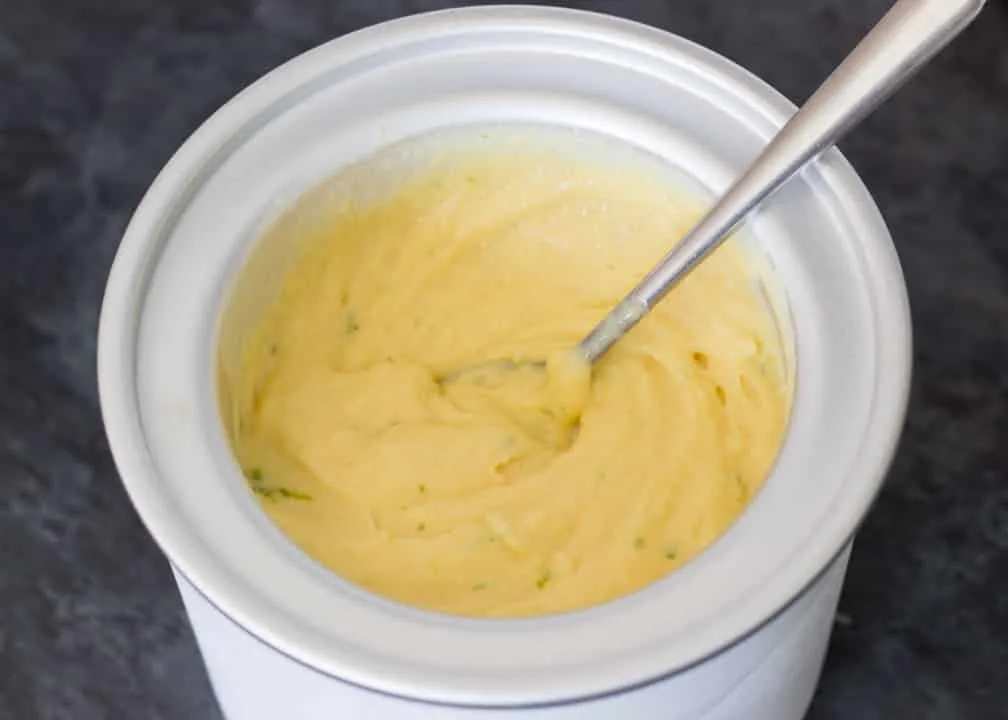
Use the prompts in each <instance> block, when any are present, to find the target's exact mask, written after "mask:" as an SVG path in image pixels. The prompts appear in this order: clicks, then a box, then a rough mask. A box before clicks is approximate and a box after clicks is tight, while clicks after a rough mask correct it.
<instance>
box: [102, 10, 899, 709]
mask: <svg viewBox="0 0 1008 720" xmlns="http://www.w3.org/2000/svg"><path fill="white" fill-rule="evenodd" d="M792 112H793V106H791V105H790V104H789V103H788V102H787V101H786V100H784V99H783V98H782V97H781V96H780V95H778V94H777V93H776V92H774V91H773V90H772V89H771V88H769V87H768V86H766V85H765V84H764V83H762V82H761V81H759V80H758V79H756V78H755V77H753V76H751V75H749V74H748V73H746V72H745V71H743V70H741V69H740V68H738V67H736V66H735V65H733V64H731V63H730V62H728V61H726V60H724V59H722V58H720V57H718V56H716V55H715V54H713V53H711V52H709V51H707V50H704V49H703V48H700V47H698V46H696V45H693V44H691V43H689V42H687V41H684V40H682V39H679V38H676V37H674V36H672V35H669V34H667V33H663V32H659V31H657V30H653V29H650V28H647V27H644V26H641V25H637V24H634V23H630V22H625V21H621V20H617V19H614V18H609V17H605V16H600V15H594V14H588V13H581V12H574V11H566V10H551V9H544V8H532V7H494V8H471V9H465V10H452V11H446V12H439V13H430V14H425V15H417V16H413V17H410V18H406V19H403V20H398V21H395V22H391V23H386V24H383V25H379V26H376V27H372V28H369V29H366V30H363V31H360V32H357V33H353V34H351V35H348V36H346V37H343V38H340V39H338V40H335V41H333V42H331V43H328V44H326V45H323V46H322V47H319V48H317V49H315V50H312V51H310V52H308V53H306V54H304V55H302V56H300V57H298V58H296V59H294V60H292V61H291V62H289V63H287V64H285V65H283V66H282V67H280V68H279V69H277V70H275V71H274V72H272V73H270V74H269V75H267V76H266V77H264V78H262V79H261V80H259V81H258V82H256V83H255V84H254V85H252V86H251V87H249V88H248V89H246V90H245V91H243V92H242V93H240V94H239V95H238V96H237V97H235V98H234V99H233V100H231V101H230V102H229V103H228V104H227V105H225V106H224V107H223V108H222V109H221V110H219V111H218V112H217V113H216V114H215V115H214V116H213V117H211V118H210V119H209V120H208V121H207V122H206V123H205V124H204V125H203V126H202V127H201V128H200V129H199V130H198V131H197V132H196V133H194V134H193V136H192V137H191V138H190V139H189V140H188V141H187V142H186V143H185V144H184V145H183V146H182V147H181V148H180V149H179V151H178V152H177V153H176V154H175V156H174V157H173V158H172V159H171V161H170V162H169V163H168V165H167V166H166V167H165V168H164V170H163V171H162V172H161V174H160V175H159V176H158V178H157V180H156V181H155V182H154V184H153V185H152V187H151V188H150V190H149V191H148V193H147V195H146V196H145V197H144V199H143V201H142V203H141V204H140V206H139V208H138V209H137V211H136V213H135V215H134V217H133V219H132V221H131V223H130V225H129V227H128V229H127V231H126V234H125V237H124V238H123V241H122V245H121V246H120V249H119V253H118V255H117V257H116V260H115V263H114V265H113V268H112V272H111V276H110V278H109V282H108V287H107V290H106V296H105V301H104V305H103V308H102V317H101V328H100V336H99V351H98V353H99V357H98V360H99V385H100V391H101V401H102V411H103V415H104V420H105V425H106V429H107V432H108V436H109V441H110V444H111V447H112V451H113V454H114V456H115V460H116V464H117V466H118V469H119V472H120V474H121V476H122V479H123V483H124V484H125V486H126V489H127V491H128V493H129V495H130V497H131V499H132V501H133V503H134V505H135V507H136V509H137V511H138V513H139V514H140V516H141V518H142V520H143V521H144V523H145V524H146V525H147V528H148V529H149V531H150V533H151V535H152V536H153V537H154V539H155V540H156V541H157V542H158V544H159V545H160V546H161V548H162V549H163V551H164V553H165V554H166V555H167V557H168V558H169V560H170V562H171V563H172V565H173V567H174V569H175V572H176V575H177V577H178V578H179V586H180V588H181V591H182V595H183V599H184V600H185V602H186V607H187V609H188V612H189V616H190V619H191V621H192V623H193V626H194V629H195V631H196V635H197V639H198V641H199V643H200V647H201V649H202V651H203V654H204V657H205V659H206V661H207V665H208V667H209V670H210V674H211V678H212V680H213V683H214V687H215V690H216V692H217V695H218V698H219V700H220V702H221V705H222V707H223V709H224V711H225V714H226V715H227V716H228V717H230V718H232V720H246V719H253V718H271V719H273V718H298V719H301V718H308V719H309V720H311V719H314V718H327V719H328V718H333V717H352V718H402V717H425V718H463V717H477V716H479V717H482V716H493V717H512V716H514V717H519V716H520V717H524V718H533V717H543V718H546V717H548V718H591V719H596V718H597V719H601V718H617V717H624V716H628V717H634V718H637V717H639V718H663V719H665V718H672V719H675V720H678V719H680V718H747V719H753V718H755V719H757V720H759V719H760V718H768V719H772V720H787V719H788V718H798V717H800V716H801V715H802V714H803V713H804V711H805V708H806V707H807V705H808V702H809V700H810V698H811V695H812V692H813V690H814V687H815V683H816V681H817V678H818V675H819V670H820V667H821V664H822V659H823V655H824V653H825V648H826V644H827V640H828V637H829V630H830V627H831V621H832V616H833V613H834V611H835V606H836V600H837V596H838V593H839V590H840V586H841V584H842V580H843V575H844V571H845V568H846V562H847V555H848V550H849V546H850V543H851V540H852V537H853V535H854V533H855V530H856V529H857V526H858V524H859V522H860V521H861V519H862V518H863V517H864V515H865V513H866V511H867V510H868V507H869V505H870V503H871V502H872V500H873V498H874V497H875V495H876V493H877V492H878V489H879V487H880V485H881V483H882V481H883V478H884V476H885V473H886V471H887V469H888V466H889V463H890V460H891V457H892V454H893V451H894V449H895V446H896V442H897V440H898V436H899V432H900V429H901V426H902V422H903V417H904V413H905V409H906V402H907V393H908V386H909V378H910V345H911V343H910V318H909V311H908V305H907V299H906V291H905V287H904V284H903V278H902V274H901V271H900V267H899V263H898V260H897V258H896V254H895V251H894V249H893V246H892V242H891V240H890V238H889V235H888V232H887V230H886V227H885V224H884V222H883V220H882V218H881V216H880V215H879V212H878V210H877V208H876V207H875V205H874V203H873V201H872V199H871V197H870V196H869V194H868V192H867V191H866V190H865V188H864V187H863V185H862V184H861V182H860V181H859V179H858V178H857V176H856V175H855V173H854V172H853V170H852V169H851V168H850V166H849V165H848V164H847V162H846V161H845V160H844V159H843V157H842V156H841V155H840V154H839V152H837V151H835V150H831V151H829V152H827V153H825V154H824V155H823V156H822V157H821V158H820V159H819V160H818V161H817V162H816V163H815V164H814V165H813V166H812V167H810V168H809V169H808V170H806V171H805V172H803V173H802V174H801V175H799V176H798V177H796V178H795V179H794V180H793V181H792V182H791V183H790V184H789V185H788V186H787V187H786V188H785V189H784V190H783V191H781V192H780V193H779V194H778V195H777V196H776V197H775V198H774V199H773V200H772V202H771V203H769V204H768V206H767V207H766V208H765V209H763V210H761V211H760V212H759V213H757V214H756V215H755V216H754V217H753V218H752V219H751V221H750V222H749V223H748V225H747V229H746V232H745V233H743V235H744V238H745V242H748V243H751V245H752V247H753V248H754V249H755V250H756V251H758V252H759V253H761V254H762V255H763V256H764V257H765V258H766V260H767V261H768V262H769V264H770V265H771V266H772V268H773V271H774V273H775V275H776V277H777V278H778V279H779V282H780V284H781V286H782V288H783V294H784V296H785V298H784V304H785V306H786V308H787V311H788V312H789V318H788V320H789V322H788V323H787V324H788V325H790V328H791V330H792V332H793V341H794V342H793V352H794V356H793V361H794V366H795V368H797V373H796V376H795V380H794V404H793V410H792V415H791V422H790V427H789V431H788V435H787V438H786V441H785V444H784V447H783V448H782V450H781V453H780V456H779V458H778V461H777V464H776V466H775V467H774V469H773V471H772V473H771V475H770V477H769V478H768V480H767V482H766V484H765V486H764V488H763V490H762V491H761V492H760V493H759V494H758V495H757V496H756V497H755V499H754V500H753V502H752V504H751V506H750V507H749V508H748V509H747V511H746V512H745V513H744V514H743V515H742V517H741V518H740V519H739V520H738V521H737V522H736V523H735V524H734V525H733V526H732V527H731V528H730V529H729V531H728V532H727V533H726V534H725V535H724V536H723V537H722V538H721V539H720V540H718V541H717V542H716V543H715V544H714V545H713V546H712V547H710V548H709V549H708V550H707V551H706V552H704V553H703V554H702V555H700V556H699V557H698V558H697V559H695V560H694V561H693V562H691V563H690V564H689V565H687V566H686V567H685V568H683V569H682V570H680V571H678V572H676V573H674V574H672V575H671V576H669V577H668V578H666V579H665V580H663V581H661V582H658V583H655V584H654V585H652V586H650V587H648V588H646V589H644V590H642V591H640V592H638V593H635V594H633V595H631V596H628V597H625V598H622V599H620V600H617V601H615V602H611V603H607V604H605V605H602V606H598V607H595V608H591V609H588V610H584V611H581V612H576V613H568V614H564V615H559V616H553V617H544V618H538V619H529V620H511V621H479V620H471V619H461V618H451V617H446V616H442V615H436V614H432V613H425V612H422V611H419V610H415V609H411V608H406V607H403V606H401V605H398V604H396V603H393V602H390V601H387V600H384V599H381V598H378V597H376V596H374V595H371V594H369V593H367V592H365V591H363V590H360V589H358V588H356V587H354V586H352V585H350V584H349V583H347V582H344V581H342V580H341V579H339V578H337V577H336V576H334V575H332V574H330V573H328V572H327V571H325V570H323V569H322V568H321V567H319V566H317V565H316V564H315V563H314V562H312V561H311V560H309V559H308V558H307V557H306V556H304V555H303V554H302V553H301V552H300V551H298V550H297V549H296V548H295V547H294V546H293V545H292V544H291V543H290V542H289V541H287V540H286V539H285V538H284V537H283V536H282V535H281V534H280V532H279V531H278V530H276V529H275V528H274V527H273V526H272V524H271V523H270V522H269V521H268V520H267V519H266V517H265V515H264V514H263V513H262V512H261V511H260V509H259V507H258V506H257V505H256V503H255V501H254V500H253V499H252V497H251V495H250V493H248V491H247V489H246V486H245V483H244V480H243V478H242V477H241V473H240V471H239V469H238V467H237V464H236V463H235V461H234V459H233V457H232V455H231V453H230V451H229V449H228V445H227V441H226V439H225V436H224V432H223V429H222V425H221V423H220V419H219V416H218V412H217V407H216V402H215V391H214V383H215V372H214V371H215V367H216V359H215V353H216V349H217V342H216V340H217V332H218V323H219V318H220V315H221V312H222V308H223V305H224V302H225V300H226V298H227V296H228V292H229V288H230V287H231V285H232V282H233V281H234V278H235V277H236V275H237V273H238V270H239V269H240V267H241V266H242V264H243V262H244V260H245V258H246V257H247V255H248V253H249V250H250V248H251V247H252V245H253V244H254V242H255V240H256V237H257V233H258V232H259V230H261V229H262V228H263V224H264V223H265V222H266V221H267V220H269V219H270V218H273V217H275V216H276V215H277V214H278V212H279V211H280V210H281V209H282V208H284V207H286V206H287V205H289V203H290V202H291V201H292V200H293V199H294V198H296V197H298V196H299V195H301V194H302V193H304V192H305V191H306V190H307V189H309V188H311V187H313V186H315V185H316V184H317V183H318V182H319V181H320V180H321V179H323V178H324V177H326V176H328V175H331V174H332V173H333V172H334V171H335V170H336V169H338V168H339V167H341V166H344V165H346V164H348V163H350V162H353V161H355V160H359V159H362V158H365V157H367V156H369V155H371V154H372V153H374V152H375V151H377V150H378V149H380V148H382V147H385V146H387V145H389V144H391V143H394V142H398V141H400V140H402V139H404V138H408V137H415V136H418V135H423V134H424V133H428V132H431V131H435V130H441V129H444V128H446V127H450V126H457V125H462V124H475V123H499V122H502V121H504V122H508V121H514V122H531V123H536V124H540V125H549V126H561V127H566V128H576V129H581V130H587V131H591V132H594V133H598V134H600V135H602V136H606V137H609V138H613V139H615V140H618V141H620V142H622V143H626V144H629V145H632V146H634V147H636V148H640V149H642V150H644V151H646V152H648V153H651V154H653V155H656V156H659V157H661V158H663V159H664V160H666V161H667V162H668V163H669V164H670V166H672V167H674V168H675V169H676V171H677V172H680V173H682V174H684V175H686V176H688V177H690V178H691V179H692V181H693V182H695V184H697V185H698V186H699V187H702V188H704V189H705V190H706V192H708V193H709V194H714V193H717V192H719V191H721V190H722V189H724V188H725V187H726V186H727V184H728V183H729V182H730V180H731V179H732V178H733V177H735V176H736V175H737V174H738V173H739V171H740V170H741V169H742V168H743V167H744V166H745V164H746V163H747V162H748V161H749V160H751V159H752V158H753V157H754V156H755V155H756V153H757V152H758V151H759V150H760V149H761V148H762V147H763V146H764V145H765V143H766V141H767V140H768V138H769V137H770V136H771V135H772V134H773V133H774V132H775V131H776V129H777V128H779V127H780V126H781V125H782V124H783V122H784V121H785V120H786V118H787V117H788V116H789V115H790V114H791V113H792ZM264 297H265V295H264Z"/></svg>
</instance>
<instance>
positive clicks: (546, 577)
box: [536, 570, 550, 590]
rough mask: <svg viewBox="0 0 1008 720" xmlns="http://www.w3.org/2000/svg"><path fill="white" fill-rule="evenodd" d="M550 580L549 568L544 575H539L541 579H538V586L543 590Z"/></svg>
mask: <svg viewBox="0 0 1008 720" xmlns="http://www.w3.org/2000/svg"><path fill="white" fill-rule="evenodd" d="M549 581H550V573H549V570H546V571H545V572H544V573H543V574H542V575H540V576H539V579H538V580H536V587H537V588H539V589H540V590H542V589H543V588H545V587H546V583H548V582H549Z"/></svg>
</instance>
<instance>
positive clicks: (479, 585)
mask: <svg viewBox="0 0 1008 720" xmlns="http://www.w3.org/2000/svg"><path fill="white" fill-rule="evenodd" d="M488 587H490V586H489V585H488V584H487V583H485V582H478V583H476V584H475V585H473V586H472V589H473V591H475V592H480V591H481V590H486V589H487V588H488Z"/></svg>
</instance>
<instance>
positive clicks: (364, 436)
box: [226, 148, 788, 617]
mask: <svg viewBox="0 0 1008 720" xmlns="http://www.w3.org/2000/svg"><path fill="white" fill-rule="evenodd" d="M696 216H697V212H696V208H695V206H693V205H692V204H690V203H688V202H686V201H684V199H683V197H682V196H681V195H680V194H678V193H676V192H675V190H674V189H672V188H670V187H668V185H667V184H666V183H665V182H663V181H661V180H660V179H659V178H658V177H657V176H652V175H651V174H649V173H647V172H644V171H643V170H641V169H639V168H631V167H629V166H627V167H620V168H616V167H613V166H612V165H610V164H602V163H595V164H593V163H592V162H588V161H587V160H585V161H579V160H575V159H573V156H572V155H569V154H568V155H564V154H563V153H560V152H557V153H551V152H548V151H545V150H542V149H535V150H532V149H530V150H528V151H527V152H516V151H515V150H514V148H512V149H510V150H508V151H507V152H493V151H491V150H484V151H480V152H468V153H455V154H452V153H446V154H445V155H444V156H443V157H442V158H441V160H440V161H438V162H434V163H432V164H431V166H430V168H429V169H428V170H426V171H424V172H423V173H421V174H419V175H416V176H414V177H412V178H411V179H410V180H409V181H408V182H405V183H404V184H403V185H402V186H401V187H400V188H399V189H398V190H397V191H395V192H394V193H393V194H392V195H391V196H389V197H387V198H385V199H384V200H381V201H379V202H377V203H375V204H371V205H367V206H361V207H356V206H354V205H352V204H347V205H346V206H345V207H343V208H340V209H338V211H334V212H333V218H332V221H331V223H329V225H328V227H327V228H326V230H325V232H323V233H322V234H321V236H320V237H318V238H313V239H312V240H311V243H310V249H309V250H308V251H307V253H306V254H305V255H304V256H303V258H302V259H301V260H300V261H299V263H298V264H297V265H296V266H295V267H294V269H293V270H292V271H291V272H290V274H289V275H288V277H287V278H286V281H285V283H284V286H283V292H282V293H281V296H280V298H279V299H278V300H277V302H276V303H275V305H273V306H272V307H271V309H270V310H269V311H268V312H267V314H266V316H265V319H264V320H262V322H261V324H260V325H259V326H258V328H257V330H256V332H255V333H254V334H253V335H252V336H251V337H249V338H248V341H247V342H246V344H245V346H244V351H243V355H242V363H241V372H240V376H239V377H237V378H232V379H231V380H230V381H229V382H230V383H231V385H232V386H233V387H231V388H230V391H229V395H228V397H229V398H230V400H229V402H231V403H232V404H233V405H234V407H233V408H230V415H229V416H230V418H231V422H230V427H229V428H228V430H229V433H230V435H231V440H232V443H233V446H234V448H235V451H236V454H237V456H238V458H239V460H240V462H241V464H242V466H243V468H244V469H245V473H246V476H247V477H248V480H249V484H250V486H251V487H252V488H253V490H254V491H255V492H256V493H257V494H258V495H259V496H260V498H261V500H262V505H263V507H264V508H265V510H266V512H268V513H269V515H270V517H271V518H272V519H273V520H274V521H275V522H276V523H277V524H278V526H279V527H280V528H281V529H282V530H283V531H284V532H285V533H286V534H287V535H288V536H289V537H290V538H291V539H293V540H294V542H296V543H297V544H298V545H299V546H300V547H302V548H303V549H304V550H305V551H306V552H307V553H308V554H310V555H311V556H312V557H314V558H315V559H316V560H318V561H319V562H321V563H323V564H324V565H326V566H328V567H329V568H331V569H332V570H334V571H335V572H337V573H338V574H340V575H342V576H343V577H345V578H347V579H349V580H351V581H353V582H355V583H358V584H360V585H362V586H364V587H365V588H368V589H371V590H373V591H374V592H376V593H379V594H381V595H384V596H387V597H389V598H393V599H395V600H399V601H402V602H404V603H408V604H411V605H415V606H419V607H423V608H428V609H432V610H438V611H444V612H449V613H458V614H464V615H472V616H483V617H514V616H528V615H537V614H544V613H552V612H557V611H564V610H572V609H576V608H582V607H585V606H589V605H593V604H597V603H601V602H604V601H606V600H609V599H612V598H615V597H618V596H620V595H624V594H626V593H629V592H632V591H634V590H636V589H639V588H641V587H642V586H644V585H647V584H648V583H651V582H652V581H654V580H656V579H658V578H661V577H662V576H664V575H667V574H668V573H669V572H671V571H673V570H675V569H676V568H678V567H680V566H681V565H682V564H683V563H685V562H687V561H688V560H689V559H690V558H692V557H693V556H695V555H696V554H697V553H699V552H700V551H702V550H703V549H704V548H705V547H706V546H708V545H709V544H710V543H711V542H712V541H714V540H715V539H716V538H717V537H718V536H719V535H720V534H721V533H722V532H724V531H725V529H726V528H727V526H728V525H729V524H730V523H731V522H732V521H733V520H734V519H735V518H736V516H738V514H739V513H740V512H741V511H742V510H743V508H744V507H745V505H746V503H747V502H748V501H749V499H750V498H751V497H752V495H753V493H755V492H756V490H757V489H758V488H759V486H760V484H761V483H762V481H763V478H764V476H765V474H766V473H767V472H768V470H769V468H770V466H771V464H772V462H773V460H774V457H775V455H776V453H777V450H778V446H779V444H780V442H781V439H782V436H783V433H784V429H785V422H786V416H787V411H788V393H787V391H786V388H785V384H784V380H783V372H782V367H781V358H780V357H779V354H778V352H777V350H776V348H777V341H776V336H775V331H774V326H773V321H772V318H771V317H770V314H769V312H768V311H767V310H766V308H765V306H764V304H763V303H762V302H760V301H759V300H758V299H757V297H756V295H755V293H754V290H753V282H752V276H753V273H752V270H751V268H750V267H749V265H748V263H747V259H746V258H745V257H744V254H743V251H742V249H741V248H740V247H738V246H734V245H732V244H731V243H729V244H727V245H726V246H725V247H723V248H722V249H721V250H719V251H718V252H717V253H716V254H715V255H714V256H713V257H712V258H711V259H710V260H709V261H708V262H706V263H705V264H704V265H702V266H701V267H700V268H699V269H698V270H697V271H696V272H695V274H694V275H693V276H691V277H690V278H688V279H687V280H686V281H685V282H684V283H683V284H682V285H681V286H680V287H679V288H677V289H676V290H675V291H673V292H672V294H671V295H670V296H669V297H668V298H667V299H666V300H665V301H664V302H663V303H662V304H661V305H660V306H659V307H658V308H656V309H655V310H654V311H653V312H652V314H651V315H650V316H649V317H648V318H647V319H645V320H644V322H643V323H641V325H639V326H638V327H637V328H636V329H635V330H634V331H633V332H632V333H631V335H630V336H629V337H628V338H626V339H625V340H624V341H623V342H621V343H620V344H619V345H618V346H617V348H616V349H615V350H614V351H613V352H612V353H611V354H610V355H609V356H608V357H606V358H605V360H604V361H603V362H602V363H601V364H600V365H599V366H598V367H597V368H596V369H595V371H594V374H593V375H592V376H589V373H588V371H587V369H586V368H582V367H580V366H578V365H577V364H576V363H575V364H570V363H567V362H566V361H565V360H564V356H563V355H562V354H561V355H558V354H557V353H558V352H559V351H562V350H563V349H564V348H569V347H571V346H573V345H574V344H575V343H576V342H577V341H578V340H579V339H580V338H581V337H582V336H583V335H584V334H585V333H586V332H587V331H588V330H589V329H590V328H591V327H592V326H593V324H594V323H595V322H596V321H597V320H598V319H599V318H601V317H602V315H603V314H604V313H605V312H606V311H607V310H608V309H609V308H611V307H612V306H613V305H614V304H615V302H616V301H617V300H618V299H619V298H620V296H621V295H622V294H623V293H625V292H626V291H627V290H628V289H629V288H630V287H631V286H632V285H633V284H634V283H635V282H636V281H637V280H638V279H639V278H640V277H641V276H642V275H643V274H644V272H645V271H646V270H647V269H648V268H649V267H650V266H651V265H652V264H653V263H654V262H655V261H656V260H657V259H658V258H659V257H661V255H663V254H664V252H665V251H666V250H667V249H668V247H669V244H670V243H671V242H674V241H675V239H676V238H678V237H680V236H681V235H682V233H683V232H684V231H685V230H686V229H687V228H688V227H689V226H690V225H691V224H692V221H693V220H694V219H695V218H696ZM547 357H549V358H551V360H552V362H551V366H550V371H549V372H546V371H543V370H541V369H532V368H525V369H522V370H520V371H517V372H515V371H513V370H508V369H506V368H504V367H503V366H490V367H488V368H482V369H478V370H475V371H470V372H463V373H461V374H458V371H459V369H463V368H467V367H470V366H473V365H478V364H479V363H481V362H484V361H487V360H491V359H497V358H519V359H520V358H538V359H542V358H547ZM226 414H228V413H226Z"/></svg>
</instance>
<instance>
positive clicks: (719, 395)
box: [714, 385, 728, 405]
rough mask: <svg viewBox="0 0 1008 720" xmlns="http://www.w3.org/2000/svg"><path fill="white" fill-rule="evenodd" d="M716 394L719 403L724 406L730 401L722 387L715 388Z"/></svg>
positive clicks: (716, 386)
mask: <svg viewBox="0 0 1008 720" xmlns="http://www.w3.org/2000/svg"><path fill="white" fill-rule="evenodd" d="M714 394H715V395H717V399H718V402H720V403H721V404H722V405H724V404H725V403H726V402H727V401H728V396H727V395H726V394H725V389H724V388H723V387H721V386H720V385H715V386H714Z"/></svg>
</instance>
